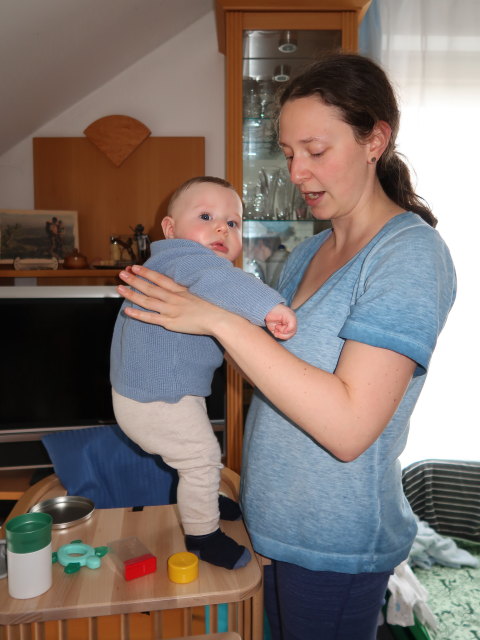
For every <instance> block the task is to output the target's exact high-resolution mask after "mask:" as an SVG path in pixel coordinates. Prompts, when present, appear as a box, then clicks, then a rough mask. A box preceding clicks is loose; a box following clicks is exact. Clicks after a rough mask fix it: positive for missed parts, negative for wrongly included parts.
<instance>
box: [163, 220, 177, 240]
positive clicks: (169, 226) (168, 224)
mask: <svg viewBox="0 0 480 640" xmlns="http://www.w3.org/2000/svg"><path fill="white" fill-rule="evenodd" d="M161 225H162V231H163V235H164V236H165V238H166V239H167V240H169V239H171V238H175V220H174V219H173V218H171V217H170V216H165V217H164V218H163V220H162V222H161Z"/></svg>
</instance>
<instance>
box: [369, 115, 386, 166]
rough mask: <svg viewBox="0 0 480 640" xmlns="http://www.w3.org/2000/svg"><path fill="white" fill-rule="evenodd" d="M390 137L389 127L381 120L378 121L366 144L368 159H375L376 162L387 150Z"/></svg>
mask: <svg viewBox="0 0 480 640" xmlns="http://www.w3.org/2000/svg"><path fill="white" fill-rule="evenodd" d="M391 135H392V129H391V127H390V125H389V124H388V123H387V122H384V121H383V120H379V121H378V122H377V124H376V125H375V126H374V128H373V131H372V133H371V135H370V137H369V139H368V143H367V145H368V151H369V156H370V158H375V160H377V161H378V159H379V158H380V156H381V155H382V153H383V152H384V151H385V149H386V148H387V146H388V143H389V142H390V137H391ZM375 160H374V162H375Z"/></svg>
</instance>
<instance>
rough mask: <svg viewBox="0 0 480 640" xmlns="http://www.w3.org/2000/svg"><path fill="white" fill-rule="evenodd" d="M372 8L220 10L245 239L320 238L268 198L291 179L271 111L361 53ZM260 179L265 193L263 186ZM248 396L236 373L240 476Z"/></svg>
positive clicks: (277, 3)
mask: <svg viewBox="0 0 480 640" xmlns="http://www.w3.org/2000/svg"><path fill="white" fill-rule="evenodd" d="M369 4H370V0H296V2H292V1H291V0H216V2H215V11H216V24H217V36H218V46H219V50H220V51H221V52H222V53H223V54H224V55H225V78H226V82H225V86H226V136H225V137H226V177H227V179H228V180H230V182H232V184H233V185H234V186H235V188H236V189H237V190H238V192H239V193H243V198H244V204H245V212H246V222H245V223H244V233H245V228H248V229H258V228H260V229H261V230H260V231H259V232H258V233H259V234H260V235H261V234H264V235H265V236H268V240H269V242H270V250H272V251H273V249H274V245H273V246H272V241H275V239H277V242H278V241H279V240H281V239H282V231H281V230H282V229H285V227H287V229H288V233H289V234H290V235H291V234H292V233H293V235H294V237H296V238H298V240H300V239H301V237H302V236H305V234H306V233H310V234H311V233H313V232H315V231H317V228H316V227H315V222H314V221H313V219H312V218H311V216H310V215H309V212H308V211H303V210H302V211H301V212H300V210H299V209H298V207H297V206H296V205H295V204H294V203H295V193H294V191H292V192H291V193H289V194H288V202H289V204H286V205H285V204H283V205H281V204H279V202H278V198H277V200H275V197H276V196H275V197H274V198H273V200H272V198H271V197H270V194H269V193H267V194H265V192H264V191H265V185H267V191H269V192H270V191H271V190H272V183H271V182H270V184H269V181H271V180H272V176H275V192H276V193H277V195H278V189H277V187H278V182H279V176H280V177H281V174H282V171H284V170H283V169H282V166H283V165H282V158H281V155H280V154H279V153H278V149H276V147H275V140H274V138H275V128H274V119H273V115H274V114H273V112H272V111H271V110H270V108H271V103H272V102H273V94H274V92H275V90H276V85H279V84H280V83H281V82H282V81H286V80H288V78H289V77H292V76H293V75H295V74H296V73H298V72H299V71H300V70H301V68H302V66H304V65H305V64H307V63H308V62H310V61H311V60H313V59H314V58H315V56H316V55H318V53H319V52H320V51H321V50H327V49H342V50H346V51H356V50H357V49H358V29H359V24H360V22H361V20H362V18H363V16H364V14H365V12H366V11H367V9H368V6H369ZM259 172H260V174H261V175H262V179H263V191H262V188H261V187H260V188H259V187H258V184H257V183H258V181H259V177H258V176H259ZM265 176H267V177H266V179H265ZM283 188H284V189H285V186H284V187H283ZM252 193H253V195H252ZM283 195H284V194H283ZM262 198H263V199H262ZM250 199H251V202H250ZM283 199H284V198H283ZM265 229H266V231H265ZM292 230H293V231H292ZM256 234H257V231H252V232H250V231H249V233H248V234H246V237H244V247H249V246H251V244H252V243H251V240H252V236H253V237H254V238H256V237H257V236H256ZM262 244H267V243H262ZM241 263H242V261H239V266H240V265H241ZM243 266H244V268H246V270H249V271H252V272H254V273H255V274H256V275H259V276H260V277H262V275H261V273H262V271H261V265H257V264H255V265H252V264H251V256H250V255H249V256H247V255H246V253H245V249H244V256H243ZM252 267H253V268H252ZM248 396H249V390H248V388H245V387H244V384H243V380H242V377H241V376H240V375H239V374H238V373H237V372H236V371H235V369H234V368H233V367H231V366H228V367H227V415H226V428H227V454H226V464H227V466H228V467H230V468H232V469H234V470H235V471H237V472H238V471H240V466H241V455H242V454H241V450H242V440H243V425H244V409H245V408H246V406H247V404H248Z"/></svg>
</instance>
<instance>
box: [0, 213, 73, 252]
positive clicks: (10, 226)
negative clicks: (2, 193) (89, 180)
mask: <svg viewBox="0 0 480 640" xmlns="http://www.w3.org/2000/svg"><path fill="white" fill-rule="evenodd" d="M74 248H77V249H78V248H79V246H78V216H77V212H76V211H44V210H38V209H32V210H16V209H0V263H2V264H11V263H13V261H14V260H15V258H30V259H34V258H35V259H48V258H56V259H57V260H58V261H59V262H63V259H64V257H65V256H68V255H69V254H70V253H72V251H73V250H74Z"/></svg>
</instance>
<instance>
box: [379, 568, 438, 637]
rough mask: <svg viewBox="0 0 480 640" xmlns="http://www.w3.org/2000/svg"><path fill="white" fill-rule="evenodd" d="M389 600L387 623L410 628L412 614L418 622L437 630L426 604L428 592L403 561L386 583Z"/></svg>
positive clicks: (413, 620)
mask: <svg viewBox="0 0 480 640" xmlns="http://www.w3.org/2000/svg"><path fill="white" fill-rule="evenodd" d="M388 590H389V591H390V598H389V600H388V603H387V622H388V624H396V625H399V626H400V627H411V626H413V625H414V624H415V618H414V614H415V615H416V616H417V618H418V620H419V621H420V622H421V623H422V624H424V625H426V626H428V627H430V629H432V630H433V631H435V630H436V629H437V620H436V618H435V615H434V614H433V612H432V611H431V609H430V607H429V606H428V604H427V600H428V592H427V590H426V589H425V587H423V586H422V584H421V583H420V582H419V580H418V579H417V577H416V576H415V574H414V573H413V571H412V569H411V568H410V567H409V565H408V562H407V561H406V560H404V561H403V562H402V563H401V564H399V565H398V567H395V571H394V573H393V574H392V575H391V576H390V579H389V581H388Z"/></svg>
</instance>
